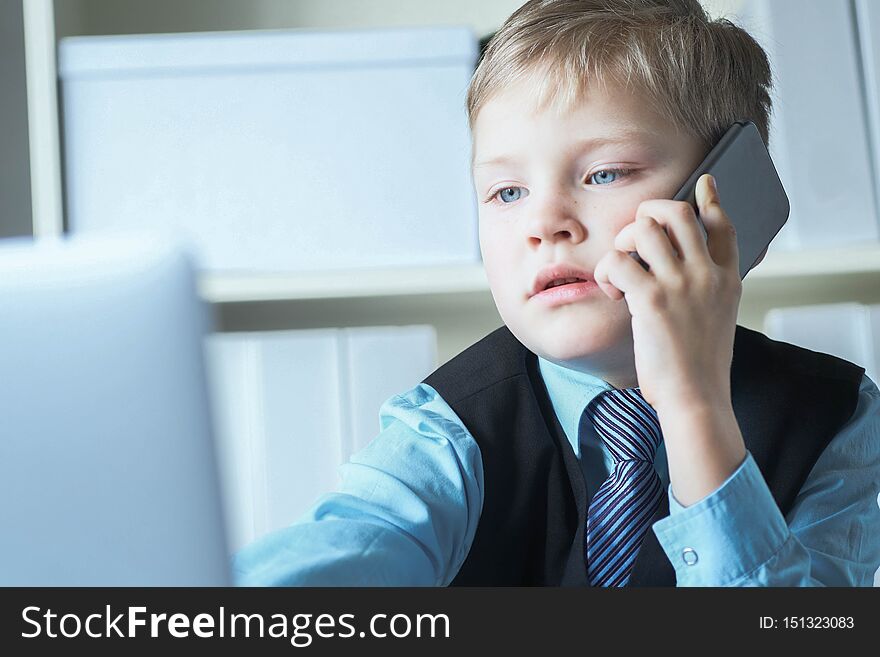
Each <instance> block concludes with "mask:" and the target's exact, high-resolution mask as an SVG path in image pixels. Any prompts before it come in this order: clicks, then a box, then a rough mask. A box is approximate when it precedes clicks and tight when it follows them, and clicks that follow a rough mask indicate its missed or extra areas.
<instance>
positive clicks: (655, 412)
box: [234, 0, 880, 586]
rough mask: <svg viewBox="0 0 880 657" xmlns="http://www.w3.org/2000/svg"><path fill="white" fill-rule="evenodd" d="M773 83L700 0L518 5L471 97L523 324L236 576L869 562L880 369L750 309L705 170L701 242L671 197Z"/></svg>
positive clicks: (787, 576)
mask: <svg viewBox="0 0 880 657" xmlns="http://www.w3.org/2000/svg"><path fill="white" fill-rule="evenodd" d="M769 86H770V69H769V65H768V62H767V59H766V56H765V55H764V53H763V51H762V50H761V49H760V47H759V46H758V45H757V44H756V43H755V42H754V41H753V40H752V39H751V38H750V37H749V36H748V35H747V34H746V33H745V32H744V31H742V30H741V29H739V28H737V27H735V26H734V25H732V24H731V23H729V22H727V21H723V20H722V21H710V20H709V18H708V17H707V16H706V14H705V12H704V11H703V9H702V8H701V7H700V5H699V3H698V2H697V0H672V1H662V0H532V1H531V2H528V3H526V4H525V5H523V6H522V7H521V8H520V9H519V10H517V11H516V12H514V14H513V15H512V16H511V17H510V18H509V19H508V20H507V21H506V22H505V24H504V25H503V26H502V27H501V29H500V30H499V31H498V33H497V34H496V35H495V36H494V38H493V39H492V41H491V42H490V43H489V45H488V47H487V49H486V52H485V54H484V57H483V58H482V60H481V62H480V65H479V66H478V68H477V71H476V72H475V74H474V78H473V80H472V82H471V86H470V88H469V92H468V115H469V120H470V125H471V130H472V135H473V139H474V142H473V146H474V148H473V158H474V162H473V177H474V186H475V189H476V191H477V195H478V201H479V203H480V206H479V207H480V245H481V250H482V254H483V261H484V265H485V269H486V273H487V276H488V279H489V284H490V288H491V291H492V295H493V298H494V300H495V303H496V305H497V307H498V310H499V313H500V315H501V317H502V319H503V320H504V324H505V325H504V326H502V327H501V328H500V329H498V330H496V331H494V332H493V333H491V334H489V335H488V336H486V337H485V338H484V339H483V340H481V341H479V342H478V343H476V344H475V345H473V346H471V347H470V348H468V349H467V350H465V351H464V352H462V353H461V354H459V355H458V356H457V357H455V358H454V359H452V360H451V361H450V362H449V363H447V364H445V365H444V366H442V367H440V368H438V369H437V370H436V371H435V372H434V373H433V374H431V375H430V376H429V377H427V378H426V379H425V381H423V382H422V383H421V384H419V385H418V386H416V387H415V388H413V389H412V390H410V391H408V392H406V393H404V394H403V395H398V396H395V397H394V398H392V399H390V400H388V401H387V402H386V403H385V404H384V405H383V407H382V409H381V410H380V416H381V420H382V422H381V424H382V430H381V432H380V434H379V435H378V436H377V437H376V439H375V440H373V441H372V442H371V444H370V445H369V446H368V447H367V448H365V449H364V450H362V451H361V452H360V453H359V454H356V455H355V456H353V457H352V459H351V461H350V462H349V463H347V464H345V465H343V466H342V467H341V474H342V476H343V483H342V485H341V487H340V489H339V490H338V491H336V492H334V493H331V494H328V495H325V496H323V497H322V498H321V499H319V500H318V502H317V503H316V504H315V505H314V507H313V508H312V509H311V510H310V511H309V513H307V514H306V515H305V516H304V517H303V518H301V519H299V521H297V523H295V524H293V525H291V526H290V527H287V528H284V529H282V530H279V531H277V532H274V533H272V534H270V535H269V536H266V537H264V538H263V539H261V540H259V541H256V542H255V543H254V544H252V545H250V546H248V547H247V548H245V549H244V550H242V551H241V552H240V553H239V554H237V555H236V557H235V560H234V567H235V570H236V572H237V574H238V578H239V580H238V581H239V583H240V584H245V585H255V584H274V585H342V586H346V585H348V586H351V585H397V586H407V585H450V584H451V585H552V586H558V585H565V586H569V585H572V586H627V585H629V586H634V585H667V586H674V585H678V586H826V585H844V586H851V585H854V586H865V585H868V586H869V585H871V578H872V576H873V573H874V571H875V570H876V569H877V566H878V565H880V509H878V506H877V493H878V490H880V435H878V431H880V429H878V427H880V422H878V417H880V414H878V411H880V391H878V389H877V387H876V385H875V384H874V383H873V382H872V381H870V379H868V378H867V377H866V376H865V374H864V369H863V368H860V367H858V366H856V365H854V364H852V363H849V362H847V361H844V360H841V359H838V358H834V357H832V356H829V355H826V354H819V353H815V352H811V351H808V350H805V349H800V348H797V347H794V346H792V345H786V344H784V343H778V342H774V341H771V340H769V339H767V338H766V337H765V336H763V335H761V334H760V333H756V332H754V331H749V330H748V329H745V328H743V327H741V326H737V325H736V316H737V309H738V305H739V300H740V294H741V287H742V285H741V282H740V280H739V276H738V274H737V271H738V253H737V248H736V239H735V235H734V232H733V230H732V227H731V224H730V222H729V219H728V217H727V215H726V214H725V212H724V209H723V199H719V197H718V194H717V191H715V190H714V189H713V188H712V187H711V186H710V184H709V183H710V180H709V177H708V176H704V177H703V178H702V179H701V180H700V181H699V183H698V187H697V203H698V209H699V213H700V217H701V218H702V220H703V223H704V225H705V228H706V231H707V235H708V240H707V241H705V240H703V239H702V236H701V234H700V232H699V229H698V228H697V225H696V216H695V213H694V210H693V208H691V207H690V206H688V205H687V204H686V203H681V202H674V201H671V200H668V199H670V198H671V197H672V196H673V195H674V193H675V192H676V191H677V190H678V188H679V187H680V185H681V184H682V182H683V181H684V180H685V179H686V178H687V177H688V176H689V174H690V173H691V172H692V171H693V169H694V168H695V167H696V166H697V165H698V164H699V163H700V162H701V161H702V159H703V157H704V156H705V155H706V153H707V152H708V150H709V149H710V148H711V146H712V145H713V144H714V143H715V142H716V141H717V139H718V138H719V137H720V136H721V135H722V134H723V133H724V131H725V130H726V128H727V127H728V126H729V125H730V124H731V123H732V122H733V121H735V120H737V119H740V118H748V119H750V120H752V121H754V122H755V123H756V125H757V126H758V128H759V131H760V132H761V134H762V137H763V138H764V140H765V143H766V142H767V141H768V132H767V126H768V114H769V111H770V99H769V93H768V90H769ZM631 251H635V252H637V253H638V254H639V255H640V257H641V258H642V260H644V261H645V262H646V263H647V264H648V265H649V268H648V269H643V268H642V267H641V266H640V265H639V264H638V263H637V262H636V261H635V260H634V259H633V258H630V257H628V256H627V255H626V254H627V252H631ZM554 287H558V289H555V290H553V289H551V288H554Z"/></svg>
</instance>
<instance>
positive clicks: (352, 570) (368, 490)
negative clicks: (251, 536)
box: [231, 384, 483, 586]
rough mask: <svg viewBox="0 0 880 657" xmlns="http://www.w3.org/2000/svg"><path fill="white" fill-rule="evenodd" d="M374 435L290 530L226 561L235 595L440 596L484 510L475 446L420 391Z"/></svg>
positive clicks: (448, 413) (390, 410)
mask: <svg viewBox="0 0 880 657" xmlns="http://www.w3.org/2000/svg"><path fill="white" fill-rule="evenodd" d="M379 417H380V431H379V434H378V435H377V436H376V437H375V438H374V439H373V440H372V441H371V442H370V443H369V444H368V445H367V446H366V447H365V448H363V449H362V450H360V451H359V452H358V453H356V454H354V455H353V456H352V457H351V459H350V460H349V462H348V463H344V464H342V465H341V466H339V473H340V476H341V483H340V484H339V486H338V487H337V489H336V490H334V491H333V492H331V493H327V494H325V495H322V496H321V497H320V498H318V500H317V501H316V502H315V504H314V505H313V506H312V507H311V508H310V509H309V511H308V512H306V513H305V514H304V515H303V516H302V517H301V518H299V519H298V520H297V521H296V522H294V523H293V524H291V525H289V526H288V527H284V528H281V529H279V530H275V531H273V532H270V533H269V534H267V535H266V536H264V537H262V538H260V539H258V540H256V541H254V542H253V543H251V544H249V545H247V546H245V547H244V548H243V549H242V550H240V551H239V552H237V553H236V554H234V555H233V556H232V564H231V565H232V572H233V578H234V580H235V583H236V585H238V586H446V585H447V584H449V582H450V581H451V580H452V579H453V578H454V577H455V575H456V574H457V573H458V571H459V569H460V568H461V565H462V563H463V562H464V559H465V557H466V556H467V554H468V551H469V550H470V546H471V543H472V542H473V537H474V534H475V532H476V528H477V524H478V522H479V517H480V513H481V510H482V504H483V471H482V460H481V457H480V451H479V446H478V445H477V443H476V441H475V440H474V439H473V437H472V436H471V435H470V433H469V432H468V431H467V429H465V427H464V426H463V424H462V423H461V421H460V419H459V418H458V417H457V416H456V414H455V412H454V411H453V410H452V409H451V408H450V407H449V406H448V404H447V403H446V402H445V401H444V400H443V398H442V397H441V396H440V395H439V393H437V391H436V390H434V389H433V388H432V387H430V386H428V385H427V384H419V385H418V386H416V387H415V388H413V389H411V390H410V391H408V392H407V393H404V394H403V395H395V396H394V397H392V398H390V399H388V400H387V401H386V402H385V403H384V404H383V405H382V407H381V408H380V410H379Z"/></svg>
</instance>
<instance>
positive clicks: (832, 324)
mask: <svg viewBox="0 0 880 657" xmlns="http://www.w3.org/2000/svg"><path fill="white" fill-rule="evenodd" d="M764 329H765V333H766V334H767V336H768V337H770V338H773V339H774V340H781V341H783V342H790V343H791V344H794V345H797V346H799V347H804V348H805V349H811V350H812V351H820V352H823V353H827V354H831V355H832V356H837V357H838V358H844V359H846V360H848V361H850V362H853V363H855V364H857V365H860V366H862V367H864V368H865V374H867V375H868V378H870V379H871V380H872V381H874V382H876V381H877V378H876V375H877V372H878V366H880V361H878V355H880V350H878V348H880V306H865V305H862V304H860V303H832V304H819V305H811V306H796V307H789V308H774V309H772V310H770V311H769V312H768V313H767V315H766V317H765V318H764Z"/></svg>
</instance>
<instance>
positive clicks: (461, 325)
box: [24, 0, 880, 363]
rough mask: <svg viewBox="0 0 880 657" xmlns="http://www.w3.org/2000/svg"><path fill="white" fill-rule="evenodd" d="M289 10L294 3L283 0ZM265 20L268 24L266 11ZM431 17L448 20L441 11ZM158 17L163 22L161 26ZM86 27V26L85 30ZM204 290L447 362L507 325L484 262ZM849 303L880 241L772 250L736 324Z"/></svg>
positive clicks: (48, 69) (38, 55)
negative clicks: (398, 335)
mask: <svg viewBox="0 0 880 657" xmlns="http://www.w3.org/2000/svg"><path fill="white" fill-rule="evenodd" d="M87 4H89V3H88V2H87V1H86V0H78V1H77V2H76V3H74V4H66V5H64V6H63V7H64V9H63V12H65V13H66V14H71V13H72V12H74V9H76V8H77V7H83V6H86V5H87ZM92 4H94V3H92ZM99 4H100V3H99ZM495 4H497V5H498V6H497V7H495V10H496V11H497V12H498V14H499V16H503V15H507V14H508V13H509V11H510V10H512V8H515V7H514V6H518V4H519V3H518V2H516V1H513V2H507V1H506V0H498V2H497V3H495ZM712 4H714V5H717V8H718V9H722V10H729V9H733V8H735V7H736V5H737V4H738V2H737V1H735V0H731V1H730V2H727V1H726V0H724V1H722V0H717V1H716V2H714V3H713V2H709V3H707V5H712ZM262 5H265V7H271V8H272V9H273V10H277V11H281V8H282V5H281V4H278V5H277V6H276V5H275V4H272V3H271V2H268V0H267V1H266V2H263V3H262ZM262 5H261V6H262ZM102 6H103V5H102ZM169 6H170V5H169ZM186 6H187V7H188V8H189V9H188V10H187V11H189V12H190V13H189V14H186V16H188V19H187V20H188V21H189V23H187V24H186V29H195V26H196V24H197V23H198V20H197V19H198V16H197V15H196V14H197V13H198V12H195V10H194V7H195V5H194V4H193V3H189V4H187V5H186ZM54 7H55V3H53V1H52V0H28V2H26V3H25V8H26V9H25V11H26V12H27V13H26V16H25V21H24V22H25V27H24V29H25V37H26V42H27V43H28V45H27V47H28V49H29V51H28V52H29V54H28V67H29V71H28V85H27V86H28V88H27V93H28V97H29V99H30V104H31V105H32V106H33V108H35V110H36V108H38V107H39V106H41V107H42V109H40V110H39V111H37V113H35V114H32V116H31V124H30V126H29V129H30V132H31V133H32V134H31V150H32V151H34V152H33V153H32V157H33V158H34V162H33V163H32V165H33V166H32V176H33V180H32V189H33V214H34V234H35V236H36V237H38V238H51V237H53V236H57V235H60V234H62V232H63V222H62V217H61V210H60V209H61V208H62V203H61V193H60V185H59V183H58V180H59V179H60V170H61V166H60V153H59V149H58V147H57V125H58V124H57V113H56V112H55V111H54V109H51V108H54V107H55V104H54V103H55V99H54V89H55V68H54V58H53V57H52V47H53V44H54V43H55V39H56V35H55V31H54V22H53V18H52V17H53V12H54ZM113 7H114V5H112V4H107V5H106V8H107V10H108V11H111V12H113V11H117V10H118V8H113ZM166 9H167V8H166ZM168 11H170V10H168ZM283 11H284V12H288V13H289V12H290V11H291V10H289V8H288V7H287V5H284V8H283ZM117 14H118V11H117ZM254 15H256V14H254ZM285 15H286V14H285ZM68 18H69V16H68ZM222 18H223V17H212V18H211V19H210V20H211V21H213V22H211V23H210V25H209V26H208V28H209V29H226V28H228V29H235V27H236V26H238V27H239V28H242V27H245V28H247V27H250V28H265V27H269V25H265V24H257V23H254V24H253V25H250V24H248V25H237V24H235V25H234V24H232V23H234V22H235V21H238V22H240V21H241V20H242V19H241V17H237V18H234V19H233V18H229V21H232V23H230V24H229V25H225V24H223V23H222ZM163 20H165V21H166V22H167V23H168V24H169V25H170V24H171V23H173V22H174V21H173V18H172V14H170V13H169V14H168V15H167V16H165V18H164V19H163ZM206 20H207V19H206ZM261 20H264V22H265V19H264V18H262V19H261ZM287 20H289V17H288V18H287ZM322 20H323V19H322ZM431 20H432V21H437V22H442V21H440V19H438V18H436V17H432V18H431ZM480 20H482V21H484V22H485V21H486V17H485V16H484V15H482V14H481V18H480ZM217 21H220V22H217ZM71 22H72V23H76V21H75V20H73V21H71ZM258 22H259V21H258ZM160 23H161V20H160V21H159V23H157V24H156V25H159V24H160ZM274 26H275V27H282V25H274ZM289 26H290V25H283V27H289ZM312 26H315V25H312ZM321 26H323V27H330V25H323V24H322V25H321ZM80 27H82V26H80ZM89 31H90V30H89V29H85V30H84V32H83V33H89ZM125 31H127V30H126V29H122V30H121V32H125ZM46 108H50V109H49V110H48V111H47V110H46ZM32 111H34V110H32ZM199 288H200V291H201V294H202V296H203V297H204V298H205V299H206V300H207V301H209V302H210V303H211V304H213V305H214V307H215V309H216V317H217V324H216V325H217V328H218V329H219V330H220V331H246V330H283V329H307V328H324V327H333V326H339V327H343V326H369V325H403V324H420V323H426V324H433V325H434V326H435V327H436V328H437V332H438V340H439V344H438V355H439V359H440V362H441V363H442V362H445V361H446V360H448V359H449V358H451V357H452V356H454V355H455V354H456V353H458V352H460V351H461V350H462V349H463V348H465V347H467V346H468V345H470V344H472V343H473V342H475V341H476V340H478V339H479V338H481V337H482V336H484V335H486V334H487V333H489V332H490V331H492V330H494V329H495V328H497V327H498V326H501V324H502V320H501V317H500V316H499V315H498V312H497V310H496V308H495V305H494V301H493V299H492V295H491V293H490V290H489V286H488V282H487V280H486V276H485V272H484V270H483V268H482V266H480V265H472V266H467V267H430V268H411V269H405V270H401V269H387V270H386V269H377V270H368V271H362V270H359V271H357V272H345V271H337V272H327V273H314V274H302V275H259V276H257V275H254V276H250V275H246V274H241V273H229V274H205V275H203V276H202V277H201V279H200V281H199ZM843 301H857V302H860V303H880V245H856V246H852V247H850V248H833V249H827V250H815V251H809V252H798V253H789V252H773V251H772V250H771V252H769V253H768V255H767V257H766V258H765V259H764V261H763V262H762V263H761V264H760V265H759V266H758V267H757V268H756V269H755V270H754V271H752V272H750V273H749V275H748V276H747V277H746V279H745V281H744V288H743V297H742V301H741V304H740V313H739V322H740V323H741V324H743V325H745V326H748V327H750V328H756V329H759V330H761V329H762V328H763V318H764V315H765V313H766V312H767V311H768V310H769V309H770V308H773V307H778V306H794V305H806V304H818V303H834V302H843Z"/></svg>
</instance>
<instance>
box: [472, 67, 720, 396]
mask: <svg viewBox="0 0 880 657" xmlns="http://www.w3.org/2000/svg"><path fill="white" fill-rule="evenodd" d="M533 97H534V91H533V89H532V88H531V87H530V85H528V84H524V85H522V86H519V87H515V88H514V89H510V90H507V91H504V92H502V93H499V94H498V95H496V96H495V97H494V98H492V99H491V100H490V101H489V102H487V103H486V104H485V105H484V106H483V108H482V109H481V110H480V112H479V114H478V115H477V117H476V120H475V122H474V126H473V134H474V170H473V176H474V186H475V189H476V193H477V200H478V201H479V215H480V248H481V250H482V254H483V263H484V266H485V270H486V274H487V277H488V280H489V285H490V288H491V290H492V295H493V297H494V299H495V303H496V306H497V307H498V312H499V314H500V315H501V318H502V319H503V320H504V323H505V324H506V325H507V327H508V328H509V329H510V331H511V332H512V333H513V334H514V335H515V336H516V337H517V339H519V341H520V342H522V343H523V344H524V345H525V346H526V347H528V348H529V349H530V350H531V351H533V352H534V353H536V354H538V355H539V356H542V357H544V358H546V359H548V360H550V361H553V362H556V363H560V364H565V365H567V366H569V367H574V368H576V369H583V370H586V371H589V372H590V373H592V374H594V375H597V376H600V377H601V378H603V379H605V380H606V381H608V382H609V383H611V384H612V385H615V386H617V387H630V386H635V385H638V383H637V378H636V373H635V368H634V365H633V353H632V349H633V344H632V330H631V324H630V321H631V317H630V314H629V311H628V309H627V305H626V302H625V301H623V300H621V301H613V300H611V299H610V298H609V297H607V296H606V295H605V294H604V293H603V292H602V291H601V290H600V289H599V288H598V287H596V286H592V291H591V292H590V293H589V294H587V295H586V296H585V297H582V298H580V299H579V300H576V301H572V302H568V303H563V304H561V305H552V306H551V305H548V304H546V303H543V302H542V301H541V300H539V299H538V298H535V297H533V296H532V288H533V285H534V283H535V278H536V276H537V274H538V272H539V271H540V270H541V269H542V268H543V267H545V266H546V265H551V264H555V263H565V264H570V265H574V266H576V267H579V268H581V269H583V270H585V271H586V272H588V273H589V274H590V276H592V272H593V269H594V268H595V265H596V263H597V262H598V261H599V259H600V258H601V257H602V256H603V255H604V254H605V253H607V252H608V251H609V250H611V249H613V248H614V238H615V236H616V235H617V233H618V232H619V231H620V230H621V229H622V228H623V227H624V226H626V225H627V224H629V223H631V222H633V221H634V220H635V215H636V210H637V208H638V206H639V204H640V203H641V202H642V201H645V200H648V199H654V198H660V199H671V198H672V197H673V196H674V195H675V193H676V192H677V191H678V190H679V188H680V187H681V185H682V184H683V183H684V181H685V180H687V178H688V176H690V174H691V173H692V172H693V170H694V169H695V168H696V167H697V165H699V164H700V162H702V160H703V158H704V157H705V155H706V154H707V152H708V149H707V148H706V147H705V146H704V145H703V144H702V143H701V142H700V140H698V139H697V138H695V137H692V136H689V135H686V134H684V133H678V132H676V131H675V129H674V128H673V127H672V126H671V125H670V124H669V123H667V122H666V121H664V120H663V119H662V118H661V117H660V116H659V115H657V114H655V113H654V112H653V111H652V110H651V109H650V108H649V107H648V105H647V103H646V102H644V101H643V100H641V98H640V97H639V96H637V95H632V94H630V93H629V92H625V91H621V90H619V89H615V88H614V87H612V86H610V85H609V87H608V89H607V91H602V90H601V89H599V88H598V87H594V88H593V89H592V90H591V92H590V93H589V94H587V95H586V98H585V100H584V101H582V102H581V103H580V104H579V105H577V106H576V107H575V108H574V109H573V110H572V111H571V112H569V113H567V114H564V115H558V114H556V113H555V112H554V110H552V109H548V110H546V111H544V112H537V111H536V110H535V107H534V103H533V101H532V100H531V99H532V98H533ZM596 139H615V140H617V139H620V140H621V141H619V142H617V143H605V144H594V145H592V146H591V145H590V144H586V143H584V142H588V141H590V140H596ZM498 158H504V159H503V160H501V161H496V160H497V159H498ZM614 169H627V170H630V171H629V172H628V173H626V172H615V171H613V170H614ZM490 197H494V198H490Z"/></svg>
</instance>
